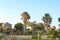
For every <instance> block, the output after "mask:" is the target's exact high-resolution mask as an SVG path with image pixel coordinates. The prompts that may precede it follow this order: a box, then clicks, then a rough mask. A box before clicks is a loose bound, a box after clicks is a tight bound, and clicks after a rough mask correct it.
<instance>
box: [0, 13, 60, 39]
mask: <svg viewBox="0 0 60 40" xmlns="http://www.w3.org/2000/svg"><path fill="white" fill-rule="evenodd" d="M21 16H22V20H23V23H24V24H22V23H16V24H15V26H14V28H13V29H12V28H11V27H10V25H9V24H8V26H7V25H5V23H0V39H1V38H2V35H3V34H8V35H32V38H31V39H33V40H37V39H38V40H40V39H41V37H42V36H43V37H42V39H43V38H44V37H45V35H46V36H47V37H46V38H49V39H51V40H55V39H56V38H58V39H59V40H60V28H59V29H56V28H55V26H54V27H53V26H52V28H51V25H50V24H51V22H52V18H51V16H50V14H49V13H45V15H44V16H43V17H42V21H43V23H42V22H39V23H36V21H34V22H30V21H28V20H29V19H30V15H29V14H28V12H23V13H22V14H21ZM58 22H60V18H58ZM3 24H4V25H3ZM28 26H29V27H30V28H29V29H27V28H26V27H28ZM59 27H60V24H59ZM39 38H40V39H39ZM31 39H29V38H28V39H21V38H14V40H31Z"/></svg>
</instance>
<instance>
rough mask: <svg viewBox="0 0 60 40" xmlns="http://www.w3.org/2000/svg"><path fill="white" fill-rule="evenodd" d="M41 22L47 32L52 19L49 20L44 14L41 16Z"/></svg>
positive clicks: (47, 15)
mask: <svg viewBox="0 0 60 40" xmlns="http://www.w3.org/2000/svg"><path fill="white" fill-rule="evenodd" d="M42 20H43V22H44V26H45V30H48V29H49V27H48V26H50V24H51V22H52V18H51V16H50V15H49V13H46V14H45V15H44V16H43V18H42Z"/></svg>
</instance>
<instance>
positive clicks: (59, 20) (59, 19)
mask: <svg viewBox="0 0 60 40" xmlns="http://www.w3.org/2000/svg"><path fill="white" fill-rule="evenodd" d="M58 22H60V18H58ZM59 27H60V24H59Z"/></svg>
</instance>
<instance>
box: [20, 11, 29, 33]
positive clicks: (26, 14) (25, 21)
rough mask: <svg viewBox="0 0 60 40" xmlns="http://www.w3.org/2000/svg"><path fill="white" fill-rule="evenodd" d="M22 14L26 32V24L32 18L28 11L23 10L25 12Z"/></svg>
mask: <svg viewBox="0 0 60 40" xmlns="http://www.w3.org/2000/svg"><path fill="white" fill-rule="evenodd" d="M21 16H22V20H23V22H24V33H25V30H26V24H27V22H28V20H29V19H30V15H29V14H28V12H23V13H22V14H21Z"/></svg>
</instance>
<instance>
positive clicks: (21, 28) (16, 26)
mask: <svg viewBox="0 0 60 40" xmlns="http://www.w3.org/2000/svg"><path fill="white" fill-rule="evenodd" d="M14 28H16V29H17V30H20V31H22V30H23V24H22V23H16V24H15V26H14Z"/></svg>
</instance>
